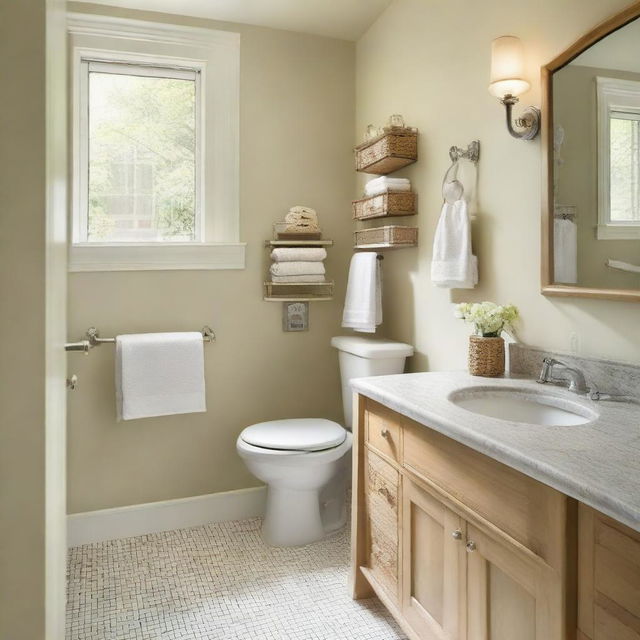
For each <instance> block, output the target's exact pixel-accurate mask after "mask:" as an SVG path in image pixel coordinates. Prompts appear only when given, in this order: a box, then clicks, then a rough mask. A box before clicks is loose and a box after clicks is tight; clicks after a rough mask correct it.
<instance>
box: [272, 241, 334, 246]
mask: <svg viewBox="0 0 640 640" xmlns="http://www.w3.org/2000/svg"><path fill="white" fill-rule="evenodd" d="M264 246H265V247H332V246H333V240H265V243H264Z"/></svg>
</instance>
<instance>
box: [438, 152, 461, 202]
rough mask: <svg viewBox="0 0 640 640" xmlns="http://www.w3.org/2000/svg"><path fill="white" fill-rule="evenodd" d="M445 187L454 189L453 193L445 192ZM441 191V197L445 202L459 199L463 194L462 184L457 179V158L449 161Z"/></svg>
mask: <svg viewBox="0 0 640 640" xmlns="http://www.w3.org/2000/svg"><path fill="white" fill-rule="evenodd" d="M452 172H453V176H452V177H451V176H450V174H451V173H452ZM446 187H448V188H449V189H455V191H454V192H453V194H451V193H447V192H445V188H446ZM441 191H442V199H443V200H444V201H445V202H448V203H450V204H451V203H452V202H455V201H457V200H460V199H461V198H462V196H463V195H464V185H463V184H462V182H460V180H458V160H457V159H456V160H453V162H452V163H451V166H450V167H449V168H448V169H447V171H446V173H445V174H444V178H443V180H442V187H441Z"/></svg>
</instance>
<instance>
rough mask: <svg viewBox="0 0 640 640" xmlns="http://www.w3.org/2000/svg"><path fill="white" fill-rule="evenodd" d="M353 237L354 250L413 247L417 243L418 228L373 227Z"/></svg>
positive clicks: (358, 232)
mask: <svg viewBox="0 0 640 640" xmlns="http://www.w3.org/2000/svg"><path fill="white" fill-rule="evenodd" d="M353 236H354V245H355V247H356V248H367V247H369V248H372V249H373V248H377V247H413V246H415V245H416V244H417V243H418V227H400V226H396V225H391V226H388V227H373V228H372V229H359V230H358V231H355V232H354V234H353Z"/></svg>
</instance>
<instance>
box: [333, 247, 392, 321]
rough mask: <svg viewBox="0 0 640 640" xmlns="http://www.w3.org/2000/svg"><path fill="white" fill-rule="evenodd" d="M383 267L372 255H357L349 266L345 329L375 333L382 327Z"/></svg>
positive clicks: (366, 253)
mask: <svg viewBox="0 0 640 640" xmlns="http://www.w3.org/2000/svg"><path fill="white" fill-rule="evenodd" d="M381 271H382V267H381V266H380V260H378V255H377V254H376V253H374V252H372V251H364V252H361V253H356V254H354V255H353V257H352V258H351V264H350V266H349V282H348V284H347V295H346V297H345V301H344V312H343V314H342V326H343V327H347V328H351V329H354V330H355V331H362V332H364V333H375V330H376V327H377V326H378V325H379V324H382V274H381Z"/></svg>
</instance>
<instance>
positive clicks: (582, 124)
mask: <svg viewBox="0 0 640 640" xmlns="http://www.w3.org/2000/svg"><path fill="white" fill-rule="evenodd" d="M618 33H620V32H618ZM599 76H600V77H604V78H619V79H621V80H635V81H636V82H637V81H638V80H640V74H638V73H631V72H628V71H618V70H616V69H596V68H594V67H583V66H578V65H573V64H570V65H568V66H566V67H565V68H564V69H561V70H560V71H558V72H557V73H556V74H555V75H554V77H553V100H554V107H553V108H554V121H555V122H556V123H557V124H560V125H562V127H563V128H564V130H565V139H564V143H563V145H562V150H561V154H560V155H561V158H562V160H563V164H562V166H561V167H560V168H559V169H557V170H556V171H557V175H558V177H557V202H558V203H559V204H565V205H575V206H577V211H578V215H577V219H576V223H577V225H578V284H579V285H580V286H582V287H600V288H604V289H609V288H611V289H638V288H640V275H638V274H634V273H625V272H624V271H618V270H615V269H611V268H609V267H607V266H606V261H607V260H608V259H609V258H613V259H616V260H623V261H625V262H631V263H635V262H636V261H637V260H638V257H639V256H640V242H638V240H598V238H597V235H596V229H597V225H598V160H597V158H598V153H597V152H598V147H597V145H598V140H597V139H598V119H597V111H596V107H597V99H596V78H597V77H599Z"/></svg>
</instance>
